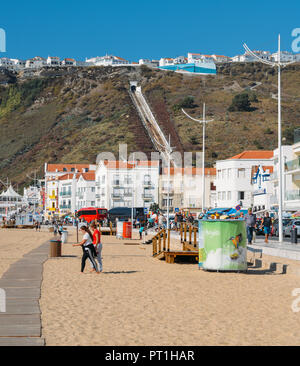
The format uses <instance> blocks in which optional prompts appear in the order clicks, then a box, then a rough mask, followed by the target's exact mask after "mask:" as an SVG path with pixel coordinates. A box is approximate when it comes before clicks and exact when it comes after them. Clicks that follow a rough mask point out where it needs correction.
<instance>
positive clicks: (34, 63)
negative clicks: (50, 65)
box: [25, 56, 47, 69]
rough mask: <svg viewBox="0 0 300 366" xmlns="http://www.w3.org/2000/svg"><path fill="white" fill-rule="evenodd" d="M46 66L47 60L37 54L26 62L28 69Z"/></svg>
mask: <svg viewBox="0 0 300 366" xmlns="http://www.w3.org/2000/svg"><path fill="white" fill-rule="evenodd" d="M44 66H47V60H46V59H45V58H43V57H40V56H35V57H34V58H31V59H29V60H26V62H25V67H26V68H28V69H30V68H32V69H37V68H40V67H44Z"/></svg>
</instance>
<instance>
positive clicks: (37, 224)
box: [34, 221, 39, 231]
mask: <svg viewBox="0 0 300 366" xmlns="http://www.w3.org/2000/svg"><path fill="white" fill-rule="evenodd" d="M34 226H35V231H38V228H39V223H38V221H36V222H35V224H34Z"/></svg>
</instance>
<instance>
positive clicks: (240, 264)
mask: <svg viewBox="0 0 300 366" xmlns="http://www.w3.org/2000/svg"><path fill="white" fill-rule="evenodd" d="M198 232H199V237H198V243H199V268H203V269H205V270H212V271H238V272H240V271H246V270H247V245H246V238H247V236H246V225H245V221H244V220H199V230H198Z"/></svg>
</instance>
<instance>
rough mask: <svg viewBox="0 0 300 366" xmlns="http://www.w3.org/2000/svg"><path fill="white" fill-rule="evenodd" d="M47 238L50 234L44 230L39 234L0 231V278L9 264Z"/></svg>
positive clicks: (27, 231)
mask: <svg viewBox="0 0 300 366" xmlns="http://www.w3.org/2000/svg"><path fill="white" fill-rule="evenodd" d="M49 238H50V233H49V232H48V230H45V229H44V230H43V231H40V232H36V231H35V229H0V278H1V276H2V275H3V273H4V272H5V271H7V270H8V268H9V266H10V265H11V264H13V263H15V262H17V261H18V260H19V259H20V258H22V257H23V255H24V254H26V253H28V252H30V251H31V250H32V249H34V248H37V247H38V246H40V245H41V244H42V243H44V242H45V241H47V240H49Z"/></svg>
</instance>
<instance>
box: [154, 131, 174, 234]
mask: <svg viewBox="0 0 300 366" xmlns="http://www.w3.org/2000/svg"><path fill="white" fill-rule="evenodd" d="M154 140H155V142H156V143H157V144H158V145H159V146H160V147H161V148H162V149H163V150H164V155H165V156H166V157H167V160H168V191H167V229H169V225H170V219H169V218H170V202H169V201H170V185H171V182H170V180H171V177H170V176H171V173H170V168H171V154H172V152H173V148H172V147H171V137H170V135H169V142H168V143H167V144H166V145H165V146H163V145H161V144H160V143H159V142H158V141H157V140H156V139H155V138H154Z"/></svg>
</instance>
